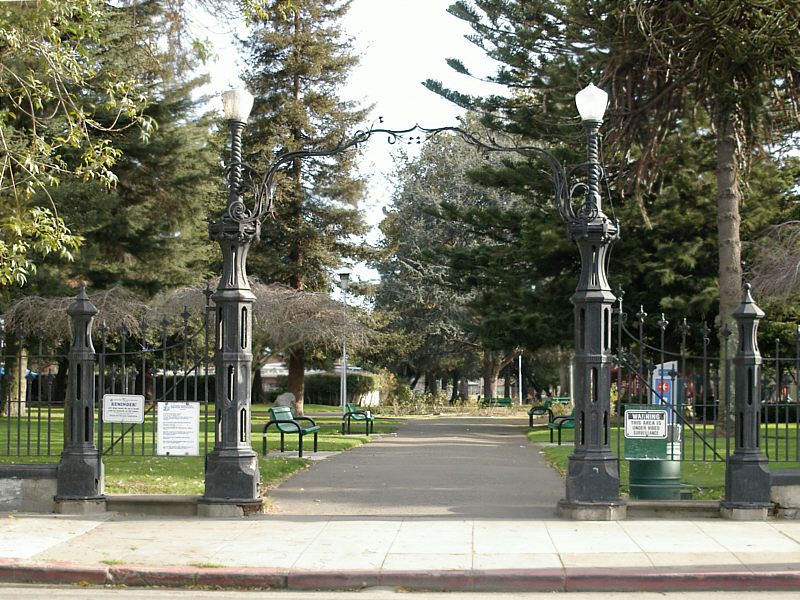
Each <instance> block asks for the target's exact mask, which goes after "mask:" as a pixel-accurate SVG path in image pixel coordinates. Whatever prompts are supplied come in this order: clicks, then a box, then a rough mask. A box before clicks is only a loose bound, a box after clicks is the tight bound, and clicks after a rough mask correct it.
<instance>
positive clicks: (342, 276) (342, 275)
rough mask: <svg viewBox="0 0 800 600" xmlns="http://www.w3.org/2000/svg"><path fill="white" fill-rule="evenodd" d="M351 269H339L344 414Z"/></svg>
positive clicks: (343, 409)
mask: <svg viewBox="0 0 800 600" xmlns="http://www.w3.org/2000/svg"><path fill="white" fill-rule="evenodd" d="M350 273H351V270H350V269H348V268H347V267H342V268H341V269H339V282H340V283H341V286H342V312H343V314H344V320H343V321H342V323H343V325H342V376H341V381H340V382H339V404H341V407H342V415H344V414H345V413H346V412H347V410H346V407H345V404H346V403H347V283H348V281H349V280H350Z"/></svg>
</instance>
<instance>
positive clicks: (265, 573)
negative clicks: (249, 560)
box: [195, 567, 288, 589]
mask: <svg viewBox="0 0 800 600" xmlns="http://www.w3.org/2000/svg"><path fill="white" fill-rule="evenodd" d="M287 576H288V571H286V570H285V569H274V568H268V567H264V568H259V567H242V568H240V567H222V568H219V569H214V568H203V569H198V572H197V577H196V579H195V581H196V582H197V585H201V586H211V587H221V588H237V587H248V588H253V587H254V588H263V589H267V588H269V589H285V588H286V578H287Z"/></svg>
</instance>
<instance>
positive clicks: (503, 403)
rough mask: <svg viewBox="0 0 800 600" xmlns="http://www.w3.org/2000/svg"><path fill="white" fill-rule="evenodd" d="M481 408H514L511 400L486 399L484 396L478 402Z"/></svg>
mask: <svg viewBox="0 0 800 600" xmlns="http://www.w3.org/2000/svg"><path fill="white" fill-rule="evenodd" d="M479 404H480V406H481V408H486V407H488V406H505V407H506V408H511V407H512V406H514V400H513V399H511V398H486V397H485V396H484V397H483V398H482V399H481V400H480V401H479Z"/></svg>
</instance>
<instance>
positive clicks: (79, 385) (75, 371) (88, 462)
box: [55, 283, 105, 512]
mask: <svg viewBox="0 0 800 600" xmlns="http://www.w3.org/2000/svg"><path fill="white" fill-rule="evenodd" d="M67 314H68V315H69V316H70V319H71V321H72V346H71V348H70V351H69V355H68V359H69V383H68V388H67V402H66V406H65V407H64V450H63V451H62V452H61V460H60V461H59V463H58V482H57V486H56V497H55V499H56V507H57V511H59V512H87V511H91V510H105V503H104V498H103V461H102V460H101V459H100V453H99V452H98V450H97V447H96V446H95V443H94V405H95V380H94V365H95V351H94V346H93V345H92V321H94V316H95V315H96V314H97V309H96V308H95V306H94V305H93V304H92V302H91V301H90V300H89V297H88V296H87V295H86V284H85V283H81V289H80V292H79V293H78V296H77V298H76V299H75V302H73V303H72V304H71V305H70V307H69V308H68V309H67Z"/></svg>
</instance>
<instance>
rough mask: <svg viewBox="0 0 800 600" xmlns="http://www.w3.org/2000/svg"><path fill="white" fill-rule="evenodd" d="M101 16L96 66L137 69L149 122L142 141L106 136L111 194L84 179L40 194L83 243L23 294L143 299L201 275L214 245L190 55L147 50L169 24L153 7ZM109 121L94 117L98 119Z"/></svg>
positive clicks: (217, 185)
mask: <svg viewBox="0 0 800 600" xmlns="http://www.w3.org/2000/svg"><path fill="white" fill-rule="evenodd" d="M103 15H104V21H103V22H100V23H98V25H97V26H98V28H99V29H100V30H101V31H102V33H103V40H104V41H103V43H102V44H98V45H97V46H96V47H94V48H92V50H93V51H94V52H97V53H98V54H100V55H101V56H102V64H103V65H104V68H106V69H108V70H117V71H124V72H126V73H129V74H131V73H136V74H137V75H138V78H139V80H140V81H142V82H146V84H144V83H143V86H145V87H146V90H147V95H148V98H149V99H150V103H149V105H148V107H147V108H146V109H145V115H146V117H147V118H149V119H152V121H153V122H155V123H157V125H158V126H157V128H156V129H155V130H154V131H153V133H152V135H151V136H150V137H149V138H148V139H146V140H144V139H142V137H141V136H140V135H139V134H138V132H137V131H136V130H135V129H133V128H130V127H128V128H122V129H120V130H119V131H115V132H111V133H110V139H111V140H112V143H113V145H114V147H115V148H116V149H117V150H119V151H120V152H121V154H120V156H119V158H118V159H117V164H116V166H115V173H116V176H117V178H118V181H117V183H116V185H115V186H113V187H112V188H110V189H109V188H106V187H105V186H104V185H102V184H101V183H100V182H97V181H86V182H81V183H78V182H67V183H65V184H63V185H61V186H59V187H57V188H52V189H49V190H48V195H49V197H50V198H52V200H53V202H54V203H55V205H56V206H57V207H58V210H59V214H60V215H61V216H62V217H63V218H65V220H66V221H67V222H68V223H70V225H71V227H72V229H73V231H74V232H75V233H77V234H79V235H81V236H82V237H83V244H82V247H81V248H80V250H79V251H78V252H77V253H76V259H75V261H74V262H73V263H71V264H69V265H66V266H65V265H63V264H54V261H50V260H49V261H46V263H45V265H43V267H42V268H41V269H40V272H39V274H38V275H37V276H36V277H35V278H33V279H32V280H31V282H30V285H29V286H27V287H26V292H27V293H31V292H33V291H36V292H37V293H40V294H46V295H66V294H69V293H70V292H69V290H70V289H71V288H72V287H74V285H75V281H76V280H77V279H83V280H85V281H87V282H88V284H89V285H90V286H91V288H93V289H107V288H110V287H113V286H114V285H122V286H124V287H125V288H127V289H129V290H131V291H133V292H136V293H139V294H142V295H144V296H151V295H153V294H155V293H156V292H158V291H161V290H163V289H165V288H167V287H170V286H176V285H181V284H190V283H198V282H200V281H204V280H205V279H207V277H208V276H209V274H210V268H211V261H212V259H213V254H212V252H213V245H212V244H211V243H210V242H209V241H208V233H207V230H206V220H207V218H208V215H209V209H210V205H211V204H212V203H214V202H217V201H218V200H219V199H220V198H222V197H223V196H224V194H223V193H222V187H221V177H214V174H215V173H216V174H217V175H221V172H220V169H219V167H218V160H217V156H218V151H217V147H218V146H217V145H216V144H214V143H211V142H212V140H211V139H210V133H209V132H210V131H211V130H212V127H211V126H212V123H211V122H210V120H209V118H208V117H199V118H198V117H196V116H194V112H195V111H196V107H197V104H198V103H199V100H193V99H192V94H193V92H194V90H195V89H196V88H197V87H198V86H199V85H200V84H202V83H204V81H203V80H202V79H194V78H187V77H186V68H187V67H186V66H185V65H187V64H192V60H191V57H180V60H179V58H178V57H176V56H174V55H170V56H167V55H166V54H159V53H154V52H155V51H154V48H155V47H157V45H158V44H157V42H158V40H159V39H162V36H163V35H164V28H165V26H167V25H168V22H167V21H166V20H165V17H164V7H163V5H162V3H161V2H158V1H156V0H154V1H151V2H142V3H138V4H137V5H136V12H135V13H132V12H131V10H130V9H113V8H110V7H109V8H108V9H107V10H106V11H104V13H103ZM134 17H135V18H134ZM112 117H113V115H110V114H108V113H99V114H98V117H97V118H98V120H99V122H101V123H103V122H105V120H106V119H110V118H112ZM120 123H122V124H124V122H122V121H121V122H120ZM65 158H66V160H73V159H75V157H74V156H70V155H66V156H65Z"/></svg>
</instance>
